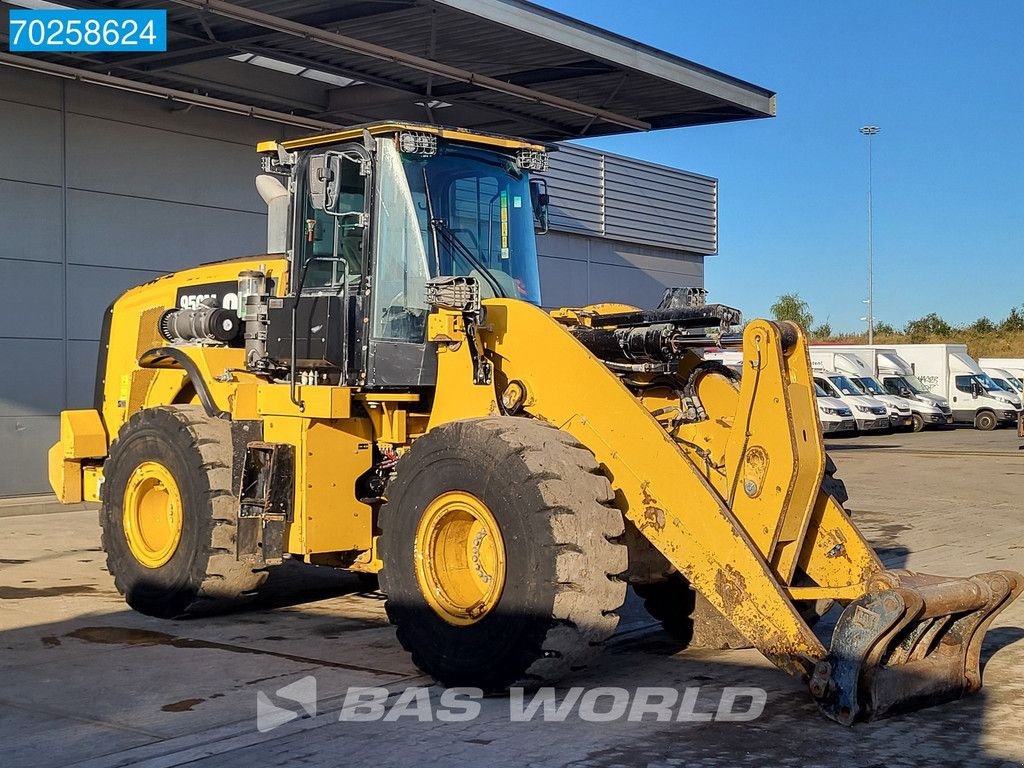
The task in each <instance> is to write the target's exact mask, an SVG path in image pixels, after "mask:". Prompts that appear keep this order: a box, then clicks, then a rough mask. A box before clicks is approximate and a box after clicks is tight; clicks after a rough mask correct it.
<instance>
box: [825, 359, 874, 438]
mask: <svg viewBox="0 0 1024 768" xmlns="http://www.w3.org/2000/svg"><path fill="white" fill-rule="evenodd" d="M814 381H815V383H816V384H817V385H818V386H819V387H821V388H822V389H823V390H825V394H827V395H828V396H829V397H834V398H836V399H837V400H841V401H842V402H843V404H844V405H846V406H847V407H848V408H849V409H850V410H851V411H852V412H853V417H854V419H855V420H856V422H857V431H858V432H880V431H882V430H887V429H890V428H891V427H892V422H891V421H890V420H889V406H887V405H886V404H885V403H883V402H882V401H880V400H875V399H874V398H873V397H868V396H867V395H865V394H864V393H863V392H861V391H860V390H859V389H858V388H857V387H855V386H854V384H853V382H852V381H850V380H849V379H848V378H846V376H844V375H843V374H841V373H839V372H838V371H814Z"/></svg>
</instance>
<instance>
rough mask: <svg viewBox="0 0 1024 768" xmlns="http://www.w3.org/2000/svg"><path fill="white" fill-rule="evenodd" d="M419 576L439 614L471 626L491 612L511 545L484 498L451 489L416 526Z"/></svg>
mask: <svg viewBox="0 0 1024 768" xmlns="http://www.w3.org/2000/svg"><path fill="white" fill-rule="evenodd" d="M415 558H416V580H417V581H418V582H419V586H420V591H421V592H422V593H423V596H424V597H425V598H426V599H427V602H428V603H430V606H431V607H432V608H433V609H434V610H435V611H436V612H437V614H438V615H439V616H440V617H441V618H442V619H444V620H445V621H447V622H448V623H449V624H455V625H457V626H466V625H469V624H474V623H475V622H477V621H480V619H482V618H483V617H484V616H486V615H487V614H488V613H490V612H491V610H492V609H493V608H494V606H495V605H497V604H498V600H499V599H500V598H501V591H502V589H503V588H504V587H505V543H504V541H502V538H501V531H500V530H499V528H498V521H497V520H495V519H494V515H493V514H491V510H489V509H488V508H487V505H486V504H484V503H483V502H482V501H480V499H478V498H477V497H476V496H474V495H473V494H471V493H466V492H465V491H449V492H447V493H443V494H441V495H440V496H438V497H437V498H436V499H434V500H433V501H432V502H430V504H429V505H428V506H427V508H426V509H425V510H424V512H423V517H421V518H420V523H419V525H418V526H417V528H416V551H415Z"/></svg>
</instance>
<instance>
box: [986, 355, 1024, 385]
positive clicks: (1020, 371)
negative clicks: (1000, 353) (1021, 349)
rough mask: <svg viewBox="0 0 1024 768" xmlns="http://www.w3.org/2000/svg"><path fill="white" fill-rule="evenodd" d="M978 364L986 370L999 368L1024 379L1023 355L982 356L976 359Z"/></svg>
mask: <svg viewBox="0 0 1024 768" xmlns="http://www.w3.org/2000/svg"><path fill="white" fill-rule="evenodd" d="M978 365H980V366H981V367H982V369H983V370H986V371H987V370H988V369H989V368H1001V369H1003V370H1004V371H1007V372H1009V373H1012V374H1013V375H1014V376H1016V377H1017V378H1018V379H1020V380H1021V381H1024V357H982V358H979V359H978Z"/></svg>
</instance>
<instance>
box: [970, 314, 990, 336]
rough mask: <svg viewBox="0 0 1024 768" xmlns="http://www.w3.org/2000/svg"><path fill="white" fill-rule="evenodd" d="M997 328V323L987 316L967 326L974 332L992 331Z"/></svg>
mask: <svg viewBox="0 0 1024 768" xmlns="http://www.w3.org/2000/svg"><path fill="white" fill-rule="evenodd" d="M995 329H996V324H995V323H993V322H992V321H991V320H989V319H988V318H987V317H979V318H978V319H977V320H975V321H974V322H973V323H971V324H970V325H968V326H967V330H968V331H971V332H972V333H992V332H993V331H994V330H995Z"/></svg>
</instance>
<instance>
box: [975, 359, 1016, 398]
mask: <svg viewBox="0 0 1024 768" xmlns="http://www.w3.org/2000/svg"><path fill="white" fill-rule="evenodd" d="M982 370H983V371H985V373H987V374H988V375H989V378H990V379H992V381H994V382H995V383H996V385H997V386H998V387H999V388H1000V389H1001V390H1003V391H1004V392H1013V394H1015V395H1017V397H1024V381H1021V380H1020V379H1019V378H1017V377H1016V376H1015V375H1013V373H1011V372H1010V371H1008V370H1006V369H1005V368H991V367H986V366H982Z"/></svg>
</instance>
